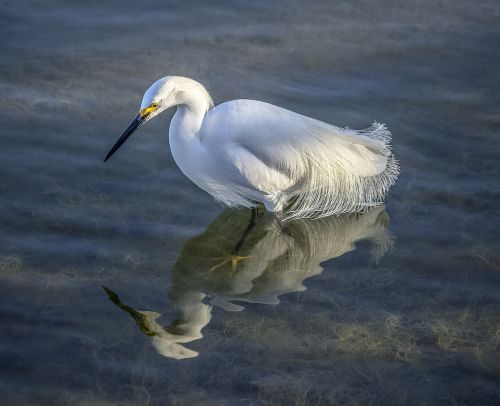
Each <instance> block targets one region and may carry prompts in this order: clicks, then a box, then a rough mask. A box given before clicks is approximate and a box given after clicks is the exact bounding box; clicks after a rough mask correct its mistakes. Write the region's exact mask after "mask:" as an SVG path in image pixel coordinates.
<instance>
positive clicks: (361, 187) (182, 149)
mask: <svg viewBox="0 0 500 406" xmlns="http://www.w3.org/2000/svg"><path fill="white" fill-rule="evenodd" d="M173 106H177V111H176V113H175V115H174V117H173V119H172V121H171V124H170V133H169V141H170V147H171V150H172V154H173V157H174V160H175V162H176V163H177V165H178V166H179V168H180V169H181V170H182V172H183V173H184V174H185V175H186V176H187V177H188V178H189V179H191V180H192V181H193V182H194V183H195V184H196V185H198V186H199V187H200V188H202V189H203V190H205V191H207V192H208V193H210V194H211V195H212V196H213V197H214V198H215V199H216V200H218V201H220V202H222V203H224V204H226V205H228V206H245V207H253V206H255V204H256V203H262V204H264V206H265V207H266V209H267V210H269V211H272V212H276V213H280V212H282V211H284V210H285V214H284V217H285V218H287V219H290V218H304V217H323V216H328V215H331V214H341V213H350V212H355V211H361V210H363V209H365V208H367V207H370V206H376V205H380V204H381V203H382V201H383V199H384V197H385V195H386V194H387V192H388V189H389V187H390V186H391V185H392V184H394V182H395V180H396V178H397V175H398V164H397V161H396V159H395V158H394V156H393V155H392V153H391V150H390V140H391V134H390V132H389V131H388V130H387V128H386V127H385V126H384V125H383V124H378V123H373V125H372V126H371V127H370V128H367V129H366V130H361V131H355V130H351V129H346V128H339V127H336V126H333V125H331V124H327V123H324V122H322V121H319V120H315V119H313V118H310V117H306V116H303V115H300V114H297V113H294V112H292V111H289V110H285V109H283V108H280V107H277V106H274V105H272V104H268V103H263V102H260V101H255V100H234V101H229V102H225V103H223V104H220V105H218V106H216V107H214V105H213V102H212V99H211V98H210V95H209V94H208V92H207V91H206V89H205V88H204V87H203V86H202V85H201V84H200V83H198V82H196V81H194V80H192V79H188V78H183V77H177V76H168V77H165V78H162V79H160V80H158V81H157V82H155V83H154V84H153V85H152V86H151V87H150V88H149V89H148V90H147V92H146V93H145V95H144V98H143V101H142V105H141V110H140V113H139V115H138V116H137V117H136V120H135V121H134V123H135V126H134V123H132V125H131V127H129V128H128V129H127V131H126V132H125V133H124V134H123V135H122V137H121V138H120V139H119V140H118V142H117V143H116V144H115V146H114V147H113V148H112V150H111V151H110V153H109V154H108V156H107V158H106V159H108V158H109V157H110V156H111V155H112V154H113V153H114V152H115V151H116V149H118V147H119V146H120V145H121V144H123V143H124V142H125V140H126V139H127V138H128V137H129V136H130V134H131V133H132V132H133V131H134V130H135V129H136V128H137V127H138V126H140V125H141V124H142V123H144V122H146V121H147V120H149V119H151V118H152V117H154V116H156V115H157V114H159V113H161V112H162V111H164V110H165V109H167V108H169V107H173Z"/></svg>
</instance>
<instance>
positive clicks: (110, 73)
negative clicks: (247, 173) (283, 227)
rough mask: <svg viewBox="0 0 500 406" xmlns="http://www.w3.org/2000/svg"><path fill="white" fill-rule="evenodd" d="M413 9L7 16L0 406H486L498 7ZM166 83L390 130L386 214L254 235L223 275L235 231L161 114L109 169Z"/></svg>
mask: <svg viewBox="0 0 500 406" xmlns="http://www.w3.org/2000/svg"><path fill="white" fill-rule="evenodd" d="M406 3H407V4H406ZM406 3H405V4H402V3H401V2H396V1H384V2H382V3H378V4H375V3H374V2H370V1H365V0H359V1H355V2H343V1H338V2H334V3H333V2H328V1H318V2H310V3H309V2H308V3H307V5H306V4H305V3H304V2H299V1H275V0H272V1H269V0H268V1H265V2H264V1H255V2H244V1H232V2H229V1H216V2H210V3H209V2H202V3H201V2H200V3H197V2H191V1H182V2H181V1H172V2H168V4H163V2H162V3H161V4H160V2H152V1H151V2H150V1H146V2H141V3H140V4H138V3H137V2H131V1H130V2H128V1H127V2H124V1H121V2H118V1H110V2H106V4H101V2H97V1H89V2H81V3H75V4H69V3H68V2H62V1H48V2H46V1H45V2H41V1H26V2H22V4H21V3H16V4H14V3H12V4H8V5H7V4H3V5H0V10H1V24H0V32H1V34H2V42H1V45H0V47H1V51H2V55H3V57H2V59H1V60H0V72H1V77H0V103H1V110H0V115H1V116H2V117H1V122H2V132H1V140H2V148H1V149H0V155H1V159H0V171H1V172H0V173H1V174H2V176H1V178H0V192H1V194H0V214H1V217H0V218H1V233H0V239H1V240H0V242H1V245H0V247H1V248H0V269H1V271H0V278H1V283H0V298H1V299H0V314H1V319H0V320H1V322H2V330H1V334H0V340H1V341H0V359H1V362H0V389H1V390H2V392H3V397H2V398H3V402H4V403H5V404H13V405H17V404H19V405H25V404H47V405H49V404H50V405H58V404H61V405H65V404H77V405H78V404H82V405H83V404H121V405H127V404H130V405H136V404H180V405H183V404H185V405H193V404H204V405H212V404H213V405H221V404H227V405H233V404H256V405H258V404H283V405H289V404H297V405H306V404H318V405H323V404H349V405H350V404H360V405H368V404H374V405H389V404H407V405H408V404H410V405H411V404H415V405H420V404H450V405H456V404H470V405H472V404H481V405H488V404H492V405H493V404H498V403H500V390H499V386H498V381H499V378H500V369H499V365H500V357H499V340H500V295H499V292H500V255H499V251H500V245H499V243H498V237H499V231H498V230H499V229H500V206H499V202H500V181H499V179H500V173H499V169H498V163H499V158H500V143H499V141H498V140H499V131H500V114H499V101H500V99H499V95H500V69H499V65H500V53H499V52H498V44H499V43H500V6H499V5H498V2H497V1H488V0H481V1H476V2H468V1H451V0H450V1H449V0H443V1H438V2H436V1H427V0H421V1H415V2H411V3H408V2H406ZM171 74H178V75H183V76H190V77H193V78H195V79H197V80H199V81H200V82H202V83H204V84H205V85H206V86H207V87H208V89H209V90H210V91H211V93H212V95H213V97H214V99H215V101H216V103H220V102H223V101H225V100H230V99H237V98H251V99H258V100H263V101H267V102H270V103H274V104H277V105H280V106H283V107H285V108H288V109H291V110H294V111H297V112H299V113H302V114H306V115H310V116H312V117H315V118H318V119H321V120H324V121H328V122H331V123H334V124H336V125H339V126H349V127H352V128H364V127H367V126H368V125H369V124H370V123H371V122H372V121H374V120H377V121H380V122H385V123H386V124H387V125H388V127H389V128H390V129H391V131H392V132H393V144H394V152H395V154H396V155H397V157H398V159H399V161H400V165H401V169H402V173H401V176H400V179H399V180H398V183H397V184H396V185H395V186H394V187H393V189H392V191H391V193H390V195H389V197H388V199H387V202H386V204H385V207H380V208H376V209H374V210H371V211H369V212H366V213H363V214H359V215H353V216H344V217H338V218H329V219H322V220H316V221H314V220H307V221H299V222H295V223H293V224H291V225H290V228H289V232H287V233H284V234H283V233H281V232H279V230H278V229H277V228H276V226H275V224H274V222H273V220H272V218H269V216H266V215H265V214H263V213H261V214H260V217H259V220H258V223H257V226H256V227H255V228H254V229H253V230H252V231H251V233H250V234H249V235H248V238H247V239H246V240H245V243H244V244H243V245H242V246H241V247H240V250H239V253H238V254H239V257H240V258H239V260H238V261H237V262H236V263H234V262H232V261H231V259H230V257H229V255H230V254H231V252H232V250H233V249H234V247H235V246H236V245H237V244H238V242H239V240H240V237H241V235H242V233H243V232H244V230H245V228H246V226H247V224H248V221H249V219H250V211H248V210H229V211H227V210H224V208H222V207H220V206H219V205H217V204H216V203H214V202H213V201H212V200H211V198H210V197H209V196H208V195H206V194H205V193H204V192H202V191H200V190H198V189H197V188H196V187H195V186H194V185H193V184H191V183H190V182H189V181H188V180H187V179H186V178H184V177H183V176H182V174H181V173H180V171H179V170H178V169H177V167H176V166H175V163H174V162H173V160H172V157H171V155H170V152H169V149H168V122H169V118H170V116H171V115H170V116H169V114H168V113H167V114H165V115H163V116H161V117H159V118H158V119H156V120H155V121H154V122H151V123H150V124H148V125H147V126H144V127H142V128H141V130H140V134H138V135H137V136H135V137H134V139H132V140H130V141H129V142H128V143H127V144H126V145H125V146H124V147H123V148H122V149H120V151H119V152H118V153H117V154H116V156H114V157H113V159H112V160H111V161H109V162H108V163H106V164H105V165H103V164H102V163H101V161H102V158H103V157H104V155H105V154H106V152H107V150H108V148H109V147H110V146H111V144H112V143H113V142H114V141H115V139H116V138H117V137H118V136H119V134H120V133H121V131H122V130H123V129H124V128H125V127H126V125H127V124H128V122H129V121H130V120H131V119H132V117H133V116H134V115H135V114H136V111H137V108H138V106H139V103H140V99H141V97H142V93H143V91H144V90H145V89H146V88H147V87H148V86H149V84H150V83H151V82H153V81H154V80H156V79H157V78H159V77H161V76H165V75H171ZM103 287H105V288H103Z"/></svg>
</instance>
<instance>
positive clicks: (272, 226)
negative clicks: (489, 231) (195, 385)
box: [103, 206, 393, 359]
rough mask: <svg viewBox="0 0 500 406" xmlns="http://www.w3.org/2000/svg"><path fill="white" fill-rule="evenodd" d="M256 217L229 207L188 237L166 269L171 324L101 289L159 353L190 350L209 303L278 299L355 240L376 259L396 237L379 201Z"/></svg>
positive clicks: (234, 306) (228, 305) (235, 307)
mask: <svg viewBox="0 0 500 406" xmlns="http://www.w3.org/2000/svg"><path fill="white" fill-rule="evenodd" d="M253 220H254V217H253V215H251V214H250V210H231V209H227V210H225V211H224V212H223V213H222V214H221V215H220V216H219V217H218V218H217V219H216V220H215V221H214V222H213V223H212V224H210V225H209V226H208V227H207V229H206V230H205V232H204V233H202V234H201V235H198V236H196V237H194V238H192V239H190V240H189V241H187V242H186V244H185V245H184V247H183V249H182V251H181V253H180V255H179V257H178V259H177V261H176V263H175V264H174V266H173V269H172V273H171V278H172V280H171V287H170V292H169V299H170V303H171V305H172V306H173V307H174V309H175V310H176V312H177V318H176V319H175V320H174V321H173V322H172V323H170V324H169V325H162V324H160V323H159V322H158V319H159V318H160V317H161V316H162V315H161V314H160V313H158V312H154V311H147V310H137V309H134V308H133V307H131V306H129V305H127V304H125V303H123V302H122V301H121V300H120V297H119V296H118V294H117V293H115V292H114V291H112V290H111V289H109V288H107V287H103V289H104V291H105V292H106V293H107V295H108V297H109V299H110V300H111V302H112V303H114V304H115V305H116V306H118V307H119V308H120V309H122V310H124V311H125V312H127V313H128V314H130V316H132V318H133V319H134V321H135V322H136V324H137V326H138V327H139V329H140V330H141V331H142V332H143V333H144V334H145V335H147V336H148V337H150V339H151V342H152V345H153V346H154V348H155V349H156V350H157V351H158V353H160V354H161V355H163V356H165V357H168V358H175V359H184V358H193V357H196V356H198V355H199V353H198V352H196V351H193V350H191V349H189V348H187V347H186V346H185V345H184V344H187V343H190V342H192V341H194V340H198V339H201V338H203V334H202V329H203V328H204V327H206V326H207V325H208V324H209V323H210V320H211V318H212V309H213V307H214V306H216V307H219V308H221V309H224V310H226V311H243V310H244V309H245V307H244V304H245V303H259V304H266V305H277V304H279V303H280V300H279V297H280V296H281V295H284V294H287V293H293V292H300V291H304V290H306V287H305V286H304V284H303V283H304V281H305V280H306V279H308V278H311V277H314V276H317V275H319V274H321V273H322V272H323V267H322V266H321V263H322V262H324V261H326V260H329V259H333V258H337V257H340V256H341V255H344V254H345V253H347V252H350V251H353V250H354V249H355V248H356V247H355V244H356V243H357V242H359V241H362V240H366V241H368V242H369V244H370V256H371V260H372V261H373V262H377V261H378V260H379V259H380V258H381V257H382V256H383V255H384V254H385V253H386V252H387V251H388V250H389V249H390V248H391V246H392V244H393V240H392V237H391V235H390V234H389V233H388V231H387V226H388V224H389V216H388V214H387V213H386V211H385V209H384V207H383V206H380V207H376V208H372V209H370V210H367V211H366V212H363V213H358V214H351V215H344V216H330V217H325V218H321V219H300V220H295V221H291V222H289V223H287V224H286V229H285V230H283V229H282V228H281V227H279V226H278V225H277V223H276V221H275V218H274V217H273V216H272V215H270V214H268V213H264V214H262V215H258V216H257V219H256V221H255V222H254V224H252V221H253ZM249 222H250V224H251V225H252V227H249ZM242 236H245V238H244V239H243V240H242ZM235 247H236V248H237V252H235Z"/></svg>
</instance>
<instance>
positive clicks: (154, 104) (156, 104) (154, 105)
mask: <svg viewBox="0 0 500 406" xmlns="http://www.w3.org/2000/svg"><path fill="white" fill-rule="evenodd" d="M159 104H160V103H158V102H154V103H153V104H151V107H158V105H159Z"/></svg>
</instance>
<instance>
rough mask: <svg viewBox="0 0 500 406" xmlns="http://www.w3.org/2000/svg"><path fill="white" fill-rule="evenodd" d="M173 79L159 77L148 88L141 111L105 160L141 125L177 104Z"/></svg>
mask: <svg viewBox="0 0 500 406" xmlns="http://www.w3.org/2000/svg"><path fill="white" fill-rule="evenodd" d="M172 79H173V77H171V76H166V77H164V78H161V79H158V80H157V81H156V82H155V83H153V84H152V85H151V87H150V88H149V89H148V90H146V93H144V97H143V98H142V103H141V108H140V109H139V113H138V114H137V116H135V118H134V120H133V121H132V122H131V123H130V125H129V126H128V127H127V129H126V130H125V131H124V133H123V134H122V135H121V137H120V138H119V139H118V141H116V143H115V144H114V145H113V147H112V148H111V149H110V150H109V152H108V155H106V158H105V159H104V162H106V161H107V160H108V159H109V158H111V156H112V155H113V154H114V153H115V152H116V151H117V150H118V148H120V147H121V146H122V145H123V144H124V143H125V141H127V139H128V138H129V137H130V136H131V135H132V134H133V133H134V132H135V130H137V129H138V128H139V127H140V126H141V125H143V124H144V123H146V122H147V121H149V120H151V119H152V118H153V117H155V116H157V115H158V114H160V113H161V112H162V111H164V110H166V109H168V108H169V107H172V106H174V105H176V104H177V103H176V100H175V98H176V92H175V81H174V80H172Z"/></svg>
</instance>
